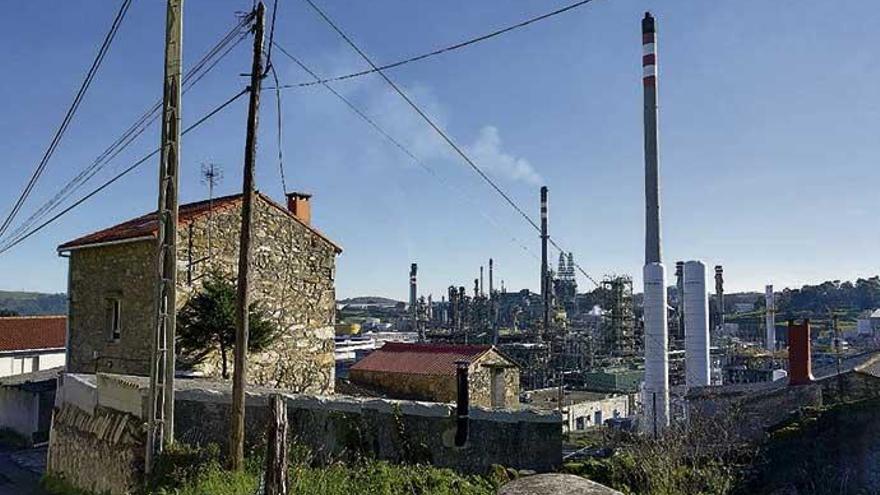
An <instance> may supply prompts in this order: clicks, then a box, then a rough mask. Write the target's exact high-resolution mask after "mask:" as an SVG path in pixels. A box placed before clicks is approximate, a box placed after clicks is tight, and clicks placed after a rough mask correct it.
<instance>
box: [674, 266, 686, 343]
mask: <svg viewBox="0 0 880 495" xmlns="http://www.w3.org/2000/svg"><path fill="white" fill-rule="evenodd" d="M675 289H676V291H677V292H678V311H676V313H677V316H678V332H677V333H676V334H675V338H676V339H683V338H684V336H685V335H686V331H685V321H684V312H685V309H684V304H685V303H684V261H676V262H675Z"/></svg>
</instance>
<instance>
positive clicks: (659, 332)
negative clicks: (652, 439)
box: [639, 263, 669, 434]
mask: <svg viewBox="0 0 880 495" xmlns="http://www.w3.org/2000/svg"><path fill="white" fill-rule="evenodd" d="M644 284H645V302H644V309H645V383H644V387H643V389H642V393H643V395H642V408H643V411H644V414H643V417H642V420H641V421H640V422H639V424H640V429H641V431H642V432H643V433H647V434H654V433H660V432H661V431H662V430H663V429H664V428H666V427H667V426H669V356H668V354H667V348H668V343H667V341H668V334H667V328H666V268H665V267H664V266H663V264H662V263H648V264H646V265H645V268H644Z"/></svg>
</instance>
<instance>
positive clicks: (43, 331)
mask: <svg viewBox="0 0 880 495" xmlns="http://www.w3.org/2000/svg"><path fill="white" fill-rule="evenodd" d="M66 333H67V317H66V316H9V317H3V318H0V352H10V351H27V350H32V349H62V348H64V345H65V334H66Z"/></svg>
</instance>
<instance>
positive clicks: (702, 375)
mask: <svg viewBox="0 0 880 495" xmlns="http://www.w3.org/2000/svg"><path fill="white" fill-rule="evenodd" d="M684 329H685V334H684V356H685V363H684V365H685V385H687V386H688V387H705V386H708V385H709V384H710V383H711V370H710V367H709V295H708V292H706V265H705V264H703V262H702V261H688V262H687V263H685V264H684Z"/></svg>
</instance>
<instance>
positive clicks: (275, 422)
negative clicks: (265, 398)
mask: <svg viewBox="0 0 880 495" xmlns="http://www.w3.org/2000/svg"><path fill="white" fill-rule="evenodd" d="M269 411H270V414H271V419H270V421H269V430H268V431H267V441H266V477H265V480H266V491H265V494H266V495H287V489H288V484H287V452H288V442H287V437H288V430H289V426H288V423H287V401H285V400H284V397H283V396H282V395H281V394H275V395H272V396H271V397H270V398H269Z"/></svg>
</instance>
